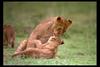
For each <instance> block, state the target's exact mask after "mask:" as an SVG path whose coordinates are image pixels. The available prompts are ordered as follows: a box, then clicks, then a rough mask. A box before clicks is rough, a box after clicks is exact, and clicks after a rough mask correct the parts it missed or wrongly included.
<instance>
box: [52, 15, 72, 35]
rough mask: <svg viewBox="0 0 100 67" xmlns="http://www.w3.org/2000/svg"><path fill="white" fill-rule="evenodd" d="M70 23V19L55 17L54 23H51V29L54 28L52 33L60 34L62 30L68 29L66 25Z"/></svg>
mask: <svg viewBox="0 0 100 67" xmlns="http://www.w3.org/2000/svg"><path fill="white" fill-rule="evenodd" d="M71 24H72V21H71V20H70V19H65V18H63V17H60V16H58V17H55V19H54V24H53V25H52V29H53V30H54V31H53V32H54V34H55V35H61V34H63V33H64V32H66V30H67V29H68V27H69V26H70V25H71Z"/></svg>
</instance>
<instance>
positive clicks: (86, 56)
mask: <svg viewBox="0 0 100 67" xmlns="http://www.w3.org/2000/svg"><path fill="white" fill-rule="evenodd" d="M3 5H4V6H3V8H4V12H3V15H4V16H3V18H4V24H11V25H13V26H14V28H15V30H16V44H15V48H14V49H13V48H9V47H8V48H3V60H4V61H3V64H4V65H96V61H97V60H96V59H97V58H96V55H97V54H96V49H97V48H96V3H95V2H52V3H51V2H41V3H39V2H33V3H32V2H31V3H30V2H24V3H23V2H4V4H3ZM50 16H64V17H66V18H70V19H71V20H72V21H73V24H72V25H71V27H70V29H69V30H67V32H65V33H64V35H63V36H62V39H63V40H64V42H65V43H64V45H62V46H60V47H59V49H58V53H57V55H58V56H59V57H57V58H54V59H33V58H30V57H29V58H13V59H12V58H11V55H12V54H13V53H14V51H15V50H16V48H17V47H18V45H19V43H20V41H22V40H23V39H24V38H28V36H29V34H30V33H31V32H30V31H31V30H30V28H31V29H33V28H34V27H35V26H36V25H37V24H38V22H39V21H41V20H42V19H45V18H46V17H50ZM27 27H30V28H29V29H28V30H29V32H27V30H26V28H27Z"/></svg>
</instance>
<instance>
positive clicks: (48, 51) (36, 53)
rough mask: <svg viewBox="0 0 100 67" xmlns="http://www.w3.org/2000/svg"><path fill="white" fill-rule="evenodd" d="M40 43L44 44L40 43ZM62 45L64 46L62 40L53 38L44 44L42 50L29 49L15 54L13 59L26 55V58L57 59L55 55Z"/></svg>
mask: <svg viewBox="0 0 100 67" xmlns="http://www.w3.org/2000/svg"><path fill="white" fill-rule="evenodd" d="M37 41H38V40H37ZM38 43H40V44H42V43H41V42H39V41H38ZM61 44H63V41H62V40H60V39H59V38H58V37H56V36H51V37H50V38H49V40H48V41H47V43H45V44H42V46H41V47H40V48H27V49H26V50H24V51H21V52H18V53H16V54H14V55H13V56H12V57H14V56H18V55H23V54H24V55H26V56H31V57H34V58H53V57H55V54H56V53H57V52H56V50H57V47H58V46H59V45H61Z"/></svg>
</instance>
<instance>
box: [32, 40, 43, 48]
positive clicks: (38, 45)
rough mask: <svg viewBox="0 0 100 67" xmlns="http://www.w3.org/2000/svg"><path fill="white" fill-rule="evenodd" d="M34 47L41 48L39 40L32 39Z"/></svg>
mask: <svg viewBox="0 0 100 67" xmlns="http://www.w3.org/2000/svg"><path fill="white" fill-rule="evenodd" d="M34 43H35V45H36V48H43V46H44V44H42V42H41V41H40V40H34Z"/></svg>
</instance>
